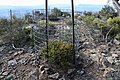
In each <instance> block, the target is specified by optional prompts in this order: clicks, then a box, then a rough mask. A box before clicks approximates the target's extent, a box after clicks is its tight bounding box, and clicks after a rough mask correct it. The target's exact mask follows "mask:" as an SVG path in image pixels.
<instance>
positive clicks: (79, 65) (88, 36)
mask: <svg viewBox="0 0 120 80" xmlns="http://www.w3.org/2000/svg"><path fill="white" fill-rule="evenodd" d="M78 23H79V24H80V36H79V37H80V39H79V44H80V46H79V54H77V55H76V56H77V57H76V65H74V66H73V67H71V68H69V69H68V70H66V71H59V70H60V69H58V70H54V69H53V68H52V67H50V66H49V65H48V64H47V63H46V62H44V61H41V59H40V57H38V56H39V55H38V56H36V54H35V53H33V50H32V49H31V48H30V47H28V48H25V47H24V48H23V49H17V48H14V47H13V46H12V45H10V44H5V45H1V46H0V80H120V42H119V41H117V40H112V41H110V42H105V41H104V40H103V39H102V37H101V36H102V35H101V33H100V31H99V30H92V29H90V28H87V27H86V26H85V25H84V24H83V23H81V22H78Z"/></svg>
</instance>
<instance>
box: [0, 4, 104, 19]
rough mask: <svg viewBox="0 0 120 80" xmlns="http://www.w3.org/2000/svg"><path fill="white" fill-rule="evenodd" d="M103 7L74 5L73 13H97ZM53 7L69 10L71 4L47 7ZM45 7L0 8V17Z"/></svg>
mask: <svg viewBox="0 0 120 80" xmlns="http://www.w3.org/2000/svg"><path fill="white" fill-rule="evenodd" d="M103 6H104V5H92V4H79V5H75V11H80V12H84V11H91V12H98V11H100V10H101V9H102V7H103ZM54 7H57V8H59V9H71V4H70V5H68V4H55V5H49V6H48V8H49V9H53V8H54ZM44 8H45V5H36V6H9V5H8V6H0V17H8V16H9V10H10V9H11V10H13V11H20V12H22V15H23V14H25V13H27V12H29V13H31V12H32V10H33V9H44Z"/></svg>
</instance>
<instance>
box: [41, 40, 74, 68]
mask: <svg viewBox="0 0 120 80" xmlns="http://www.w3.org/2000/svg"><path fill="white" fill-rule="evenodd" d="M48 51H49V52H48V54H47V51H46V46H44V47H42V48H41V54H42V56H43V57H44V59H46V60H47V61H48V62H49V63H50V64H52V65H54V66H59V67H61V66H62V67H66V66H69V65H71V64H72V55H73V51H72V44H71V43H69V42H68V43H63V42H61V41H49V44H48Z"/></svg>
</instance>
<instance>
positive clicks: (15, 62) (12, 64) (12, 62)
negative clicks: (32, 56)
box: [8, 60, 17, 66]
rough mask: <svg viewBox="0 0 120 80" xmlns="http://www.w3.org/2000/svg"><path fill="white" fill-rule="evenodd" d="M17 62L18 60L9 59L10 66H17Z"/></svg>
mask: <svg viewBox="0 0 120 80" xmlns="http://www.w3.org/2000/svg"><path fill="white" fill-rule="evenodd" d="M16 64H17V61H16V60H10V61H8V66H15V65H16Z"/></svg>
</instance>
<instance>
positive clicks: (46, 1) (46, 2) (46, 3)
mask: <svg viewBox="0 0 120 80" xmlns="http://www.w3.org/2000/svg"><path fill="white" fill-rule="evenodd" d="M45 8H46V45H47V54H48V0H45Z"/></svg>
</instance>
